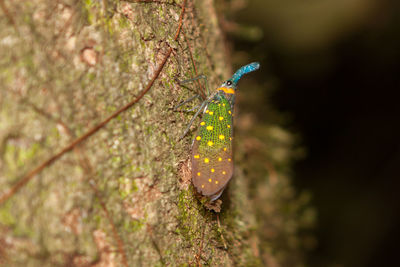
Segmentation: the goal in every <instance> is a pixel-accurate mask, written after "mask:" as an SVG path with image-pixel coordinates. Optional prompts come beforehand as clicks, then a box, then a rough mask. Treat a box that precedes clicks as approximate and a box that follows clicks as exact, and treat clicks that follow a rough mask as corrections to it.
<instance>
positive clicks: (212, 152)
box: [192, 95, 233, 200]
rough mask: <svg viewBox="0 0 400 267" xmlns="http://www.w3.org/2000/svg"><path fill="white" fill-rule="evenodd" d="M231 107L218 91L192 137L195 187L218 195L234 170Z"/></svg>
mask: <svg viewBox="0 0 400 267" xmlns="http://www.w3.org/2000/svg"><path fill="white" fill-rule="evenodd" d="M232 130H233V125H232V110H231V105H230V103H229V101H228V100H227V99H226V98H225V97H224V96H219V95H217V96H216V97H214V99H213V100H212V101H211V102H210V103H209V104H208V106H207V107H206V109H205V111H204V114H203V120H202V122H201V123H200V127H199V130H198V132H197V134H196V136H195V138H194V143H193V149H192V181H193V185H194V186H195V187H196V189H197V191H198V192H199V193H201V194H202V195H204V196H208V197H210V198H211V199H212V200H214V199H216V198H218V197H219V196H220V194H221V193H222V191H223V189H224V188H225V187H226V185H227V183H228V182H229V180H230V179H231V178H232V174H233V158H232Z"/></svg>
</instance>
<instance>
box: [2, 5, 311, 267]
mask: <svg viewBox="0 0 400 267" xmlns="http://www.w3.org/2000/svg"><path fill="white" fill-rule="evenodd" d="M134 2H139V3H134ZM165 2H168V3H165ZM177 2H178V4H176V3H175V2H172V1H167V0H166V1H120V2H113V1H95V0H88V1H84V2H80V1H73V0H64V1H49V0H47V1H46V0H34V1H29V2H26V1H3V0H1V1H0V5H1V10H2V13H3V14H2V16H1V18H0V88H1V91H0V103H1V108H0V116H1V117H0V118H1V120H0V156H1V161H0V194H1V193H4V192H6V191H7V190H8V189H9V188H11V187H12V186H13V185H14V184H15V183H16V182H17V181H18V180H19V179H21V177H23V176H24V175H25V174H26V173H27V172H29V171H30V170H32V169H33V168H35V167H36V166H37V165H39V164H41V163H42V162H44V161H45V160H46V159H48V158H50V157H51V156H52V155H54V154H55V153H57V152H58V151H60V150H61V149H62V148H64V147H65V146H67V145H68V144H69V143H71V142H72V141H73V140H74V139H76V138H77V137H80V136H82V135H83V134H85V133H86V132H87V131H88V130H89V129H91V128H92V127H94V126H95V125H97V124H99V123H100V122H102V121H103V120H104V119H105V118H107V117H108V116H109V115H110V114H111V113H113V112H114V111H116V110H118V109H119V108H120V107H122V106H124V105H125V104H127V103H129V102H130V101H132V100H133V99H135V98H136V97H137V96H138V95H140V93H141V92H143V90H144V89H145V88H146V86H147V85H148V83H149V81H150V80H151V79H152V77H154V75H155V73H156V72H157V69H158V68H159V66H160V65H161V64H162V61H163V59H165V58H167V61H166V64H165V66H163V68H162V70H161V73H160V74H159V75H158V76H157V79H156V80H155V83H154V84H153V85H152V87H151V89H150V91H149V92H148V93H147V94H145V95H144V97H143V98H141V99H140V101H139V102H137V103H136V104H134V105H133V106H132V107H131V108H129V109H127V110H126V111H124V112H122V113H121V114H119V115H118V116H117V117H116V118H114V119H112V120H111V121H110V122H109V123H108V124H106V125H105V126H104V127H102V128H101V129H100V130H99V131H98V132H96V133H95V134H93V135H91V136H90V137H89V138H88V139H87V140H86V141H85V142H84V143H81V144H80V145H79V146H75V147H74V148H73V150H72V151H70V152H68V153H66V154H64V155H63V156H62V157H61V158H59V159H58V160H56V161H54V162H52V164H51V166H50V165H49V166H48V167H47V168H45V169H44V170H43V171H42V172H40V173H39V174H38V175H36V176H34V177H33V178H32V179H31V180H30V181H29V182H28V183H27V184H25V185H24V186H23V187H22V188H21V190H19V191H17V192H15V193H14V194H13V195H12V197H11V198H10V199H9V200H7V201H6V202H4V203H2V204H1V205H0V264H2V265H5V266H164V265H169V266H196V265H197V266H201V265H209V266H232V265H237V266H259V265H268V266H301V265H302V264H303V257H302V249H303V248H304V247H303V245H304V244H307V242H312V241H313V240H312V239H310V237H309V236H308V235H304V234H302V235H300V233H299V232H300V231H299V230H300V229H305V228H306V227H309V226H310V225H312V222H313V217H314V213H313V210H312V209H311V208H309V207H308V197H307V195H305V194H302V195H300V196H298V195H297V194H295V193H294V190H293V189H292V187H291V185H290V179H289V178H288V173H289V172H290V162H291V161H292V159H293V156H294V155H295V154H296V152H295V151H294V150H295V149H294V146H293V137H292V136H291V135H290V134H289V133H287V132H286V131H285V130H283V129H282V128H280V127H279V126H277V125H274V124H268V125H257V127H256V128H254V129H256V130H254V131H250V130H246V127H245V125H246V120H245V119H246V118H240V114H238V117H239V118H238V127H237V128H238V129H237V131H236V132H235V134H236V135H237V137H238V140H239V142H237V143H235V146H236V147H235V148H237V151H236V152H235V158H236V160H235V162H236V167H235V175H234V178H233V179H232V180H231V182H230V186H229V187H228V189H226V190H225V192H224V194H223V196H222V211H221V213H220V214H219V216H217V214H216V213H215V212H213V211H209V210H208V209H206V208H205V207H204V206H203V204H202V203H201V202H200V201H199V200H198V198H197V197H196V195H195V193H194V191H195V190H194V189H193V187H192V185H191V182H190V179H191V173H190V161H189V155H190V147H191V140H192V134H193V131H194V130H195V129H196V127H195V126H193V131H192V132H190V133H189V135H188V136H186V137H185V138H184V139H183V140H182V141H180V140H178V137H179V136H180V135H181V134H182V133H183V131H184V129H185V127H186V125H187V123H188V121H189V120H190V118H191V116H192V115H191V114H186V113H182V112H176V111H174V110H173V109H172V108H173V107H174V106H175V105H177V104H178V103H179V102H181V101H182V100H184V99H186V98H189V97H190V96H192V95H193V94H194V93H195V92H194V91H190V90H187V89H185V88H182V87H180V86H179V85H178V83H177V82H176V80H177V79H178V80H184V79H188V78H191V77H194V76H196V75H197V74H206V75H207V76H208V82H209V84H210V86H211V89H212V88H215V87H216V86H217V85H219V84H220V83H221V82H222V81H223V80H224V79H226V78H228V77H230V75H231V74H232V71H231V70H232V69H231V67H230V66H229V65H228V64H230V62H229V61H227V60H226V58H229V57H228V52H227V51H226V50H225V45H224V39H223V34H222V32H221V30H220V28H219V25H218V19H217V15H216V10H215V8H214V3H213V1H212V0H207V1H201V0H197V1H191V0H189V1H187V3H184V2H185V1H177ZM183 4H185V9H183V8H182V6H183ZM181 12H183V14H184V16H183V23H182V25H180V17H181ZM180 27H181V30H180V31H178V29H179V28H180ZM177 32H178V35H176V33H177ZM175 37H177V38H175ZM175 39H176V40H175ZM170 47H172V48H173V50H172V53H171V54H170V55H169V56H168V51H169V49H170ZM195 85H196V83H194V84H193V87H192V88H199V84H197V87H196V86H195ZM200 88H201V86H200ZM196 104H198V103H196ZM235 118H236V117H235ZM240 122H242V123H240ZM240 125H244V126H243V128H241V127H239V126H240ZM264 148H265V149H264ZM257 149H261V150H257ZM254 151H256V152H257V151H258V152H260V151H261V152H260V153H258V154H257V155H258V156H256V157H254V156H252V155H254V153H253V152H254ZM257 166H261V167H259V168H258V167H257ZM257 169H258V170H257ZM310 240H311V241H310ZM304 241H306V242H304Z"/></svg>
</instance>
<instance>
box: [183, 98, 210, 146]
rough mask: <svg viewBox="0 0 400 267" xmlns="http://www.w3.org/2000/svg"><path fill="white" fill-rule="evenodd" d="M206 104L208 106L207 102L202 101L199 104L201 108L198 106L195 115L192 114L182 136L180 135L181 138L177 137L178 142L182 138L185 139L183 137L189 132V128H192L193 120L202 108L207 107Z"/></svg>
mask: <svg viewBox="0 0 400 267" xmlns="http://www.w3.org/2000/svg"><path fill="white" fill-rule="evenodd" d="M207 104H208V102H207V101H204V102H203V103H202V104H201V106H200V108H199V109H198V110H197V112H196V114H194V116H193V118H192V119H191V120H190V122H189V125H188V126H187V127H186V129H185V131H184V132H183V134H182V135H181V137H179V140H181V139H182V138H183V137H185V135H186V134H187V133H188V132H189V130H190V127H191V126H192V124H193V121H194V119H196V118H197V116H199V114H200V112H201V111H202V110H203V108H204V106H205V105H207Z"/></svg>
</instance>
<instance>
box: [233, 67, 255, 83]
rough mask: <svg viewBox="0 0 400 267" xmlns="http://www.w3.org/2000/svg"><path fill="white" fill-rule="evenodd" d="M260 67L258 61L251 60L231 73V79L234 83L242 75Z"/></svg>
mask: <svg viewBox="0 0 400 267" xmlns="http://www.w3.org/2000/svg"><path fill="white" fill-rule="evenodd" d="M259 68H260V63H258V62H253V63H250V64H248V65H246V66H243V67H241V68H240V69H238V70H237V71H236V72H235V74H233V76H232V78H231V81H232V82H233V83H234V84H235V85H236V84H237V83H238V81H239V80H240V78H242V76H243V75H245V74H247V73H249V72H252V71H255V70H258V69H259Z"/></svg>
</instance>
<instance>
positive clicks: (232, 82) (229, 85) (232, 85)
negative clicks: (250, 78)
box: [218, 62, 260, 94]
mask: <svg viewBox="0 0 400 267" xmlns="http://www.w3.org/2000/svg"><path fill="white" fill-rule="evenodd" d="M259 68H260V63H258V62H253V63H250V64H248V65H246V66H243V67H241V68H240V69H238V70H237V71H236V72H235V74H233V76H232V78H230V79H229V80H226V81H225V82H224V83H223V84H222V85H221V86H220V87H219V88H218V90H219V91H224V92H225V93H226V94H235V91H236V87H237V83H238V82H239V80H240V78H242V76H243V75H245V74H247V73H249V72H252V71H255V70H258V69H259Z"/></svg>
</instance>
